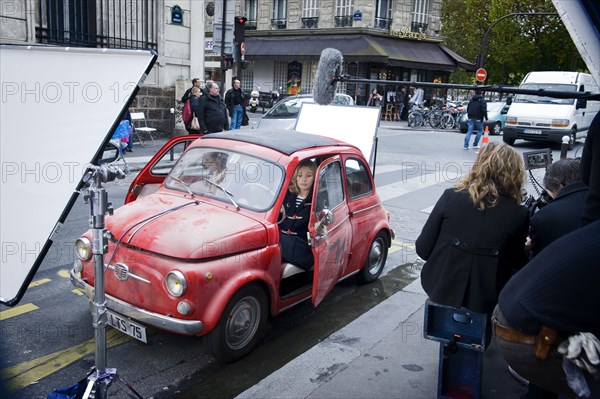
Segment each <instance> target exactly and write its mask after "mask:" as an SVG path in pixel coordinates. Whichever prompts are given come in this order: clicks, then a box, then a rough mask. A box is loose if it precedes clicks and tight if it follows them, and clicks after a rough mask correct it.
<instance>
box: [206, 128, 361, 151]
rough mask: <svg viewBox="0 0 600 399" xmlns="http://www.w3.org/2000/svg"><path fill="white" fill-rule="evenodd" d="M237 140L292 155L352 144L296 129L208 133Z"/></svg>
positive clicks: (210, 136) (219, 137)
mask: <svg viewBox="0 0 600 399" xmlns="http://www.w3.org/2000/svg"><path fill="white" fill-rule="evenodd" d="M213 138H214V139H225V140H236V141H242V142H244V143H251V144H256V145H260V146H262V147H267V148H270V149H273V150H275V151H279V152H281V153H282V154H286V155H290V154H293V153H294V152H296V151H299V150H304V149H307V148H315V147H326V146H340V145H347V146H351V145H350V144H347V143H344V142H341V141H337V140H335V139H332V138H329V137H324V136H319V135H315V134H308V133H301V132H298V131H295V130H274V129H253V130H251V131H244V130H242V131H240V130H235V131H234V130H229V131H227V132H221V133H212V134H207V135H205V136H203V137H202V140H206V139H213Z"/></svg>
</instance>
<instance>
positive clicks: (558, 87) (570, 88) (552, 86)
mask: <svg viewBox="0 0 600 399" xmlns="http://www.w3.org/2000/svg"><path fill="white" fill-rule="evenodd" d="M519 88H520V89H527V90H550V91H565V92H574V91H577V86H575V85H565V84H556V83H525V84H522V85H521V86H519ZM574 101H575V100H574V99H572V98H552V97H544V96H536V95H530V94H517V95H516V96H515V99H514V100H513V102H515V103H532V104H573V102H574Z"/></svg>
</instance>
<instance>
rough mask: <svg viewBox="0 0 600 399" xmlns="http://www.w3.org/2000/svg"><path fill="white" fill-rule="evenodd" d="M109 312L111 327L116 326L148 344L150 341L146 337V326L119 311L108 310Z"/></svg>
mask: <svg viewBox="0 0 600 399" xmlns="http://www.w3.org/2000/svg"><path fill="white" fill-rule="evenodd" d="M106 313H107V314H108V324H109V325H110V326H111V327H114V328H116V329H117V330H119V331H121V332H123V333H125V334H127V335H129V336H131V337H133V338H135V339H137V340H140V341H142V342H143V343H145V344H147V343H148V341H147V339H146V327H144V326H143V325H141V324H138V323H136V322H133V321H131V320H129V319H127V318H125V317H123V316H121V315H119V314H117V313H114V312H111V311H110V310H107V311H106Z"/></svg>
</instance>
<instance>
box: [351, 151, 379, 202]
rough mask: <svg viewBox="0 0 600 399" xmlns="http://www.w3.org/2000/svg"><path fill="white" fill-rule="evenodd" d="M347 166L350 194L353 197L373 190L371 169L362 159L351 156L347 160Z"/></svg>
mask: <svg viewBox="0 0 600 399" xmlns="http://www.w3.org/2000/svg"><path fill="white" fill-rule="evenodd" d="M345 167H346V184H347V185H348V196H349V197H350V198H351V199H355V198H359V197H362V196H365V195H367V194H370V193H371V192H372V191H373V184H372V182H371V176H370V172H369V169H368V168H367V166H366V165H365V164H364V162H362V160H360V159H357V158H349V159H347V160H346V163H345Z"/></svg>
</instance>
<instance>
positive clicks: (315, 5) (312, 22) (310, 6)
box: [302, 0, 319, 29]
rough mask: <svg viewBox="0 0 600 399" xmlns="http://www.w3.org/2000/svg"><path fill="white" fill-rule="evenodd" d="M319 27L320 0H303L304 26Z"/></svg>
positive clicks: (309, 27)
mask: <svg viewBox="0 0 600 399" xmlns="http://www.w3.org/2000/svg"><path fill="white" fill-rule="evenodd" d="M318 27H319V0H302V28H308V29H316V28H318Z"/></svg>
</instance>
